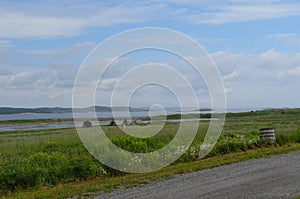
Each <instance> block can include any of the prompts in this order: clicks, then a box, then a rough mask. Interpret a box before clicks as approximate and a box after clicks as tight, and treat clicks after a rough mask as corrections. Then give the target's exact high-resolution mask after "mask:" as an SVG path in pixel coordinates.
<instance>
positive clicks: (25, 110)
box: [0, 106, 145, 115]
mask: <svg viewBox="0 0 300 199" xmlns="http://www.w3.org/2000/svg"><path fill="white" fill-rule="evenodd" d="M113 109H114V110H115V111H126V110H128V109H129V111H130V112H134V111H141V110H145V109H141V108H132V107H121V106H120V107H113ZM74 111H75V112H80V113H83V112H92V111H96V112H111V111H112V108H111V107H107V106H90V107H85V108H76V109H74ZM22 113H72V108H63V107H40V108H13V107H0V115H8V114H22Z"/></svg>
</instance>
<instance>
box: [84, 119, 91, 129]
mask: <svg viewBox="0 0 300 199" xmlns="http://www.w3.org/2000/svg"><path fill="white" fill-rule="evenodd" d="M92 126H93V125H92V123H91V122H90V121H87V120H86V121H84V122H83V125H82V127H85V128H89V127H92Z"/></svg>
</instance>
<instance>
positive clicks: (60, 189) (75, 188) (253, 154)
mask: <svg viewBox="0 0 300 199" xmlns="http://www.w3.org/2000/svg"><path fill="white" fill-rule="evenodd" d="M295 150H300V144H299V143H298V144H287V145H283V146H280V147H278V146H277V147H276V146H271V147H267V148H257V149H254V150H248V151H244V152H235V153H230V154H225V155H217V156H214V157H210V158H205V159H202V160H197V161H193V162H189V163H178V164H175V165H171V166H169V167H166V168H163V169H161V170H158V171H155V172H151V173H147V174H128V175H125V176H121V177H104V178H96V179H93V180H88V181H78V182H72V183H65V184H58V185H55V186H41V187H38V188H34V189H30V190H19V191H17V192H14V193H9V194H6V195H3V196H1V197H0V198H28V199H30V198H49V199H50V198H68V197H74V196H76V195H77V196H89V197H90V196H93V195H95V194H101V193H104V192H109V191H112V190H114V189H117V188H120V187H124V188H128V187H133V186H141V185H143V184H147V183H149V182H151V181H156V180H162V179H166V178H170V177H172V176H174V175H175V174H183V173H188V172H193V171H199V170H202V169H208V168H213V167H216V166H221V165H226V164H231V163H235V162H240V161H244V160H249V159H256V158H262V157H270V156H272V155H278V154H284V153H288V152H291V151H295ZM87 193H89V194H87Z"/></svg>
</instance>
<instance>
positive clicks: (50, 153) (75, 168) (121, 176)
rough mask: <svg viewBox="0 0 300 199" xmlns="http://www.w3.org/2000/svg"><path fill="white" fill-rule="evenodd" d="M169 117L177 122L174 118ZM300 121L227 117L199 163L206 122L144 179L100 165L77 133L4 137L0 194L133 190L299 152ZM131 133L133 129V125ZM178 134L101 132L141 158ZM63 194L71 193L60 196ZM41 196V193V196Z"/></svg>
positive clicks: (170, 126) (266, 114)
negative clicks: (269, 137) (271, 139)
mask: <svg viewBox="0 0 300 199" xmlns="http://www.w3.org/2000/svg"><path fill="white" fill-rule="evenodd" d="M170 117H171V118H178V115H176V116H170ZM299 121H300V109H285V110H281V109H277V110H265V111H256V112H249V113H229V114H228V116H227V119H226V123H225V126H224V130H223V132H222V135H221V136H220V138H219V141H218V142H217V144H216V146H215V147H214V149H213V150H212V151H211V152H210V154H209V155H208V156H207V157H206V158H205V159H204V160H200V161H199V160H197V157H198V153H199V147H200V145H201V143H202V142H203V139H204V136H205V132H206V130H207V128H208V125H209V122H208V121H200V127H199V129H198V133H197V135H196V137H195V140H194V142H193V143H192V145H191V146H190V148H189V149H188V150H187V152H186V153H185V154H184V155H182V156H181V157H180V158H179V159H178V160H177V161H176V162H175V163H173V164H172V165H171V166H169V167H167V168H163V169H161V170H158V171H155V172H152V173H148V174H144V175H142V176H141V175H139V174H126V173H123V172H119V171H116V170H114V169H110V168H108V167H106V166H104V165H102V164H101V163H100V162H99V161H97V160H96V159H95V158H94V157H93V156H91V155H90V154H89V153H88V152H87V150H86V149H85V147H84V146H83V144H82V142H81V141H80V139H79V137H78V135H77V132H76V130H75V129H54V130H36V131H15V132H3V133H0V194H1V196H3V197H12V198H18V197H19V198H24V197H23V196H25V195H26V198H36V197H37V195H39V196H41V197H42V198H55V197H57V198H65V197H71V196H74V195H77V194H79V195H80V194H83V193H85V192H90V191H98V190H110V189H111V188H115V187H118V186H120V185H126V186H135V185H136V183H140V181H145V180H146V179H147V178H145V177H146V176H148V177H149V178H150V179H152V180H155V179H158V178H161V177H163V178H164V177H168V176H171V175H173V174H175V173H185V172H189V171H195V170H199V169H203V168H210V167H213V166H218V165H222V164H228V163H231V162H236V161H240V160H245V159H250V158H258V157H263V156H265V155H271V154H280V153H284V152H288V151H291V150H299V149H300V147H299V144H297V143H300V122H299ZM187 124H188V123H187ZM265 127H271V128H275V130H276V138H277V140H276V141H277V144H275V145H270V144H269V143H263V142H261V141H260V140H259V129H260V128H265ZM92 128H93V127H92ZM129 128H133V129H134V128H135V126H132V127H129ZM177 129H178V123H166V125H165V126H164V128H163V129H162V130H161V131H160V132H159V133H158V134H156V135H155V136H153V137H151V138H135V137H132V136H129V135H126V134H124V133H123V132H122V130H120V129H119V128H118V127H116V126H104V127H103V130H104V132H105V133H106V134H107V136H108V137H109V138H110V139H111V141H112V142H114V143H115V144H116V145H117V146H119V147H121V148H124V149H126V150H128V151H133V152H139V153H142V152H149V151H154V150H157V149H159V148H161V147H163V146H164V145H166V144H167V143H169V142H170V141H171V140H172V139H173V138H174V136H175V134H176V131H177ZM187 131H188V129H187ZM187 133H189V132H187ZM231 154H234V155H231ZM224 158H225V159H224ZM207 161H210V163H209V164H208V162H207ZM203 164H205V165H203ZM207 165H209V167H207ZM170 168H173V169H170ZM79 187H81V188H79ZM64 189H65V190H69V192H67V193H63V190H64ZM47 190H48V191H47ZM42 191H43V192H45V193H43V194H42ZM72 194H73V195H72Z"/></svg>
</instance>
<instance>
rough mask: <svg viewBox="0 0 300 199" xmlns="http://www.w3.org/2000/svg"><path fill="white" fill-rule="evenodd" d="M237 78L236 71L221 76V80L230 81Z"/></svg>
mask: <svg viewBox="0 0 300 199" xmlns="http://www.w3.org/2000/svg"><path fill="white" fill-rule="evenodd" d="M237 76H238V73H237V72H236V70H233V71H232V73H229V74H227V75H223V80H230V79H233V78H235V77H237Z"/></svg>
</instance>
